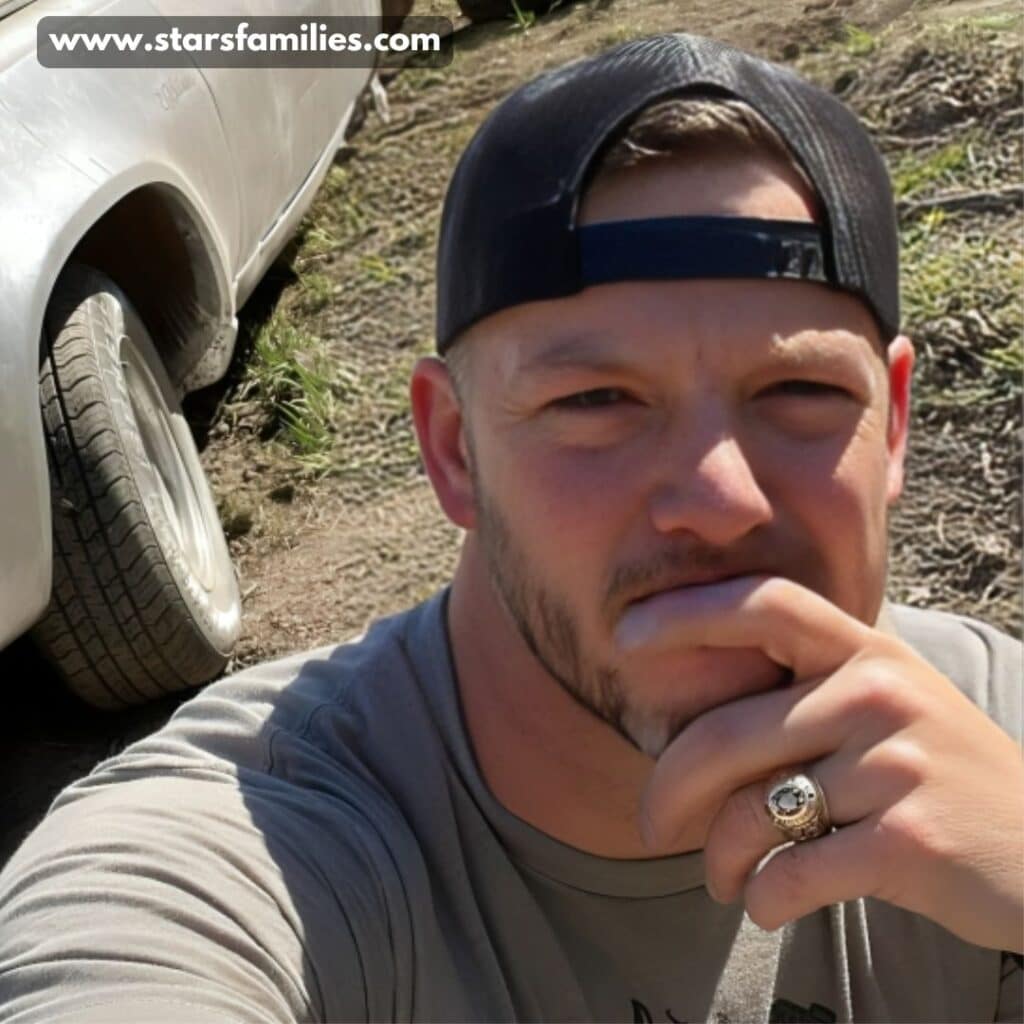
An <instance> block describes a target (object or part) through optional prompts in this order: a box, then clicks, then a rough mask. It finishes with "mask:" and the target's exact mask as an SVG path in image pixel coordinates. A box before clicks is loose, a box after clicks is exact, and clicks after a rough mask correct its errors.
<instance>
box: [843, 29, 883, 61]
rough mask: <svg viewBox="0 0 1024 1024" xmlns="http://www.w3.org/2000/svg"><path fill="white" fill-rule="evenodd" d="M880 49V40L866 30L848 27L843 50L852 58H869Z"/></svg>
mask: <svg viewBox="0 0 1024 1024" xmlns="http://www.w3.org/2000/svg"><path fill="white" fill-rule="evenodd" d="M877 47H878V40H877V39H876V38H875V37H874V36H873V35H872V34H871V33H870V32H868V31H867V30H866V29H863V28H858V27H857V26H856V25H847V26H846V33H845V38H844V40H843V48H844V49H845V50H846V52H847V53H848V54H850V56H851V57H868V56H870V55H871V54H872V53H874V52H875V49H876V48H877Z"/></svg>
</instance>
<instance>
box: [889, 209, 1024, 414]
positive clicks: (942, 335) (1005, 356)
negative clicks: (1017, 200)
mask: <svg viewBox="0 0 1024 1024" xmlns="http://www.w3.org/2000/svg"><path fill="white" fill-rule="evenodd" d="M1013 237H1014V236H1013V234H1012V233H1006V232H1000V233H992V232H987V231H986V230H985V228H984V226H981V225H979V226H975V227H973V228H968V227H967V224H966V222H965V221H964V220H963V219H960V218H957V217H954V216H947V215H946V214H945V213H944V212H943V211H942V210H933V211H930V212H929V213H928V214H927V215H926V216H924V217H921V218H920V219H919V220H917V221H915V222H914V223H913V224H911V225H910V226H909V227H908V228H907V229H906V230H905V231H904V233H903V239H902V242H903V244H902V250H903V252H902V263H903V273H902V275H901V288H902V298H903V319H904V323H905V324H906V325H907V328H908V331H909V333H910V335H911V337H913V338H915V339H919V340H921V341H922V343H923V344H922V346H921V349H922V352H923V355H924V361H923V364H922V367H921V372H920V373H919V374H918V375H917V376H918V381H919V395H920V399H921V400H920V401H919V403H918V404H919V407H920V408H928V407H931V408H935V407H943V408H954V407H959V408H960V409H966V408H969V407H985V406H990V405H992V404H996V403H1006V402H1011V403H1014V404H1017V403H1019V401H1020V398H1021V394H1022V383H1024V380H1022V375H1024V354H1022V351H1021V334H1022V330H1024V315H1022V314H1024V310H1022V303H1021V296H1022V294H1024V253H1022V252H1021V250H1020V247H1019V245H1015V244H1013Z"/></svg>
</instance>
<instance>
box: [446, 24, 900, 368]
mask: <svg viewBox="0 0 1024 1024" xmlns="http://www.w3.org/2000/svg"><path fill="white" fill-rule="evenodd" d="M687 95H691V96H705V97H707V96H710V97H721V98H723V99H735V100H740V101H742V102H744V103H746V104H747V105H749V106H750V107H752V108H753V109H754V110H755V111H757V112H758V113H759V114H761V115H762V117H764V119H765V120H766V121H767V122H768V123H769V124H770V125H771V126H772V127H774V128H775V130H776V131H777V132H778V134H779V135H780V136H781V137H782V139H783V140H784V141H785V143H786V144H787V145H788V147H789V149H790V151H791V153H792V155H793V158H794V160H795V161H796V162H797V163H798V164H799V166H800V167H802V168H803V170H804V171H805V172H806V174H807V176H808V178H809V179H810V181H811V183H812V184H813V186H814V188H815V190H816V192H817V194H818V197H819V199H820V201H821V206H822V221H821V223H820V224H812V223H809V222H806V221H786V220H767V219H765V220H762V219H757V218H747V217H726V216H721V217H658V218H645V219H637V220H623V221H614V222H604V223H596V224H588V225H577V224H576V214H577V211H578V210H579V206H580V199H581V194H582V192H583V191H584V190H585V188H586V186H587V184H588V183H589V181H588V172H589V171H590V170H591V169H592V167H593V166H594V164H595V162H596V160H597V159H598V158H599V157H600V156H601V155H602V153H603V152H604V151H605V150H606V149H607V147H608V146H609V145H610V144H611V142H613V141H614V139H615V138H616V137H617V135H618V134H619V133H620V132H621V130H622V129H623V128H624V127H625V125H626V124H627V123H628V122H629V121H630V120H631V119H632V118H633V117H634V116H635V115H637V114H639V113H640V112H641V111H643V110H644V109H646V108H647V107H649V106H651V105H652V104H653V103H657V102H661V101H663V100H667V99H674V98H684V97H686V96H687ZM686 277H767V278H772V277H776V278H791V279H795V280H807V281H818V282H820V283H822V284H826V285H828V286H830V287H834V288H839V289H842V290H843V291H847V292H850V293H852V294H854V295H856V296H858V297H859V298H860V299H862V300H863V301H864V302H865V303H866V305H867V307H868V308H869V310H870V311H871V312H872V314H873V315H874V317H875V320H876V321H877V323H878V326H879V330H880V331H881V333H882V340H883V342H886V341H888V340H891V339H892V338H893V337H895V336H896V334H898V333H899V236H898V229H897V223H896V210H895V205H894V203H893V196H892V188H891V185H890V183H889V175H888V172H887V170H886V167H885V163H884V162H883V160H882V157H881V155H880V154H879V152H878V150H877V149H876V148H875V145H874V143H873V142H872V140H871V137H870V136H869V135H868V133H867V131H866V129H865V128H864V126H863V125H862V124H861V123H860V121H859V120H858V119H857V117H856V116H855V115H854V114H853V113H852V112H851V111H850V110H849V109H848V108H847V107H846V106H845V105H844V104H843V103H841V102H840V101H839V100H837V99H836V98H835V97H833V96H831V95H830V94H829V93H827V92H825V91H824V90H822V89H819V88H818V87H817V86H815V85H812V84H811V83H810V82H808V81H805V80H804V79H803V78H800V77H799V76H798V75H796V74H794V73H793V72H792V71H790V70H788V69H787V68H784V67H781V66H780V65H778V64H773V63H771V62H770V61H766V60H762V59H761V58H759V57H755V56H753V55H751V54H748V53H745V52H743V51H742V50H737V49H736V48H734V47H732V46H727V45H725V44H724V43H720V42H717V41H715V40H713V39H705V38H702V37H700V36H692V35H686V34H683V33H671V34H666V35H658V36H651V37H648V38H645V39H638V40H634V41H632V42H628V43H625V44H623V45H621V46H617V47H615V48H614V49H611V50H608V51H606V52H604V53H601V54H599V55H597V56H595V57H590V58H585V59H581V60H577V61H573V62H572V63H570V64H567V65H565V66H564V67H561V68H557V69H555V70H553V71H549V72H547V73H545V74H543V75H541V76H539V77H538V78H535V79H534V80H533V81H531V82H528V83H527V84H526V85H524V86H521V87H520V88H519V89H517V90H516V91H515V92H513V93H512V94H511V95H509V96H508V97H506V98H505V99H504V100H503V101H502V102H501V103H500V104H499V105H498V106H497V107H496V108H495V109H494V110H493V111H492V112H491V113H490V115H489V116H488V117H487V119H486V120H485V121H484V123H483V124H482V125H481V126H480V128H479V129H478V131H477V133H476V134H475V135H474V136H473V138H472V140H471V141H470V143H469V145H468V146H467V148H466V150H465V152H464V153H463V154H462V157H461V158H460V159H459V162H458V165H457V166H456V168H455V173H454V174H453V176H452V180H451V182H450V184H449V187H448V192H447V195H446V196H445V201H444V209H443V212H442V215H441V232H440V238H439V240H438V250H437V351H438V352H439V353H442V354H443V353H444V352H445V351H446V350H447V348H448V347H449V346H450V345H451V344H452V342H454V341H455V340H456V339H457V338H458V336H459V335H460V333H461V332H462V331H464V330H465V329H466V328H468V327H469V326H470V325H471V324H473V323H475V322H476V321H478V320H481V319H483V318H484V317H486V316H489V315H490V314H491V313H496V312H498V310H501V309H504V308H506V307H508V306H515V305H519V304H520V303H523V302H533V301H536V300H539V299H553V298H559V297H562V296H566V295H571V294H573V293H575V292H579V291H581V290H582V289H584V288H586V287H588V286H591V285H596V284H601V283H605V282H608V281H624V280H643V279H675V278H686Z"/></svg>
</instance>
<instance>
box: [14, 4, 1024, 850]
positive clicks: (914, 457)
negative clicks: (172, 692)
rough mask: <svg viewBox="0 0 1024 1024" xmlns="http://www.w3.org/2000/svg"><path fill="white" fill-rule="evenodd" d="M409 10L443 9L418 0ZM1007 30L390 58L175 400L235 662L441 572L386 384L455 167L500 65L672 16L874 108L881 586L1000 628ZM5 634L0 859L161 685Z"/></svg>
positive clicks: (536, 66)
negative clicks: (284, 235)
mask: <svg viewBox="0 0 1024 1024" xmlns="http://www.w3.org/2000/svg"><path fill="white" fill-rule="evenodd" d="M428 11H429V12H431V13H445V14H449V15H454V14H455V6H454V3H453V2H448V0H427V2H421V3H418V4H417V8H416V12H417V13H422V12H428ZM1020 27H1021V21H1020V16H1019V14H1017V11H1016V5H1014V4H1007V3H978V2H968V3H953V4H950V3H935V2H928V0H923V2H922V0H915V2H912V0H846V2H844V0H799V2H790V0H778V2H776V3H773V4H771V5H765V4H762V3H755V2H742V0H718V2H715V3H707V2H703V0H701V2H697V0H691V2H672V3H666V2H664V0H615V2H610V0H589V2H580V3H576V4H574V5H571V6H569V5H565V6H562V7H559V8H556V10H555V11H553V12H552V13H551V14H549V15H547V16H545V17H542V18H538V19H537V20H536V21H535V22H534V23H533V24H532V25H531V26H530V27H528V28H526V27H523V26H521V25H517V24H516V23H515V22H513V21H506V22H499V23H493V24H489V25H484V26H476V27H463V28H460V29H459V30H458V33H457V38H456V43H455V59H454V62H453V63H452V65H451V66H449V67H447V68H443V69H436V70H423V69H420V70H411V69H410V70H405V71H402V72H401V73H399V74H398V75H397V76H396V77H394V78H393V79H391V80H390V81H389V83H388V96H389V105H390V119H389V120H388V121H387V122H385V121H383V120H382V119H381V117H380V116H378V114H377V113H375V112H373V111H372V110H371V111H369V112H368V113H367V116H366V118H365V121H364V123H363V124H362V126H361V128H360V129H359V131H358V132H357V133H356V134H355V135H354V136H353V137H352V139H351V141H350V145H349V146H348V147H347V148H346V149H345V150H344V151H343V152H342V153H341V154H340V155H339V158H338V160H337V162H336V165H335V167H334V168H333V169H332V171H331V173H330V175H329V177H328V179H327V181H326V182H325V184H324V186H323V188H322V190H321V192H320V194H319V196H318V198H317V201H316V204H315V206H314V208H313V210H312V211H311V213H310V215H309V217H308V218H307V222H306V224H305V226H304V230H303V232H302V234H301V236H300V238H299V239H298V240H297V242H296V244H295V245H294V246H293V247H292V248H291V250H290V252H289V254H288V257H287V259H286V260H284V261H282V263H281V265H280V266H278V267H277V268H276V269H275V270H273V271H272V272H271V274H270V275H268V277H267V279H266V280H265V281H264V283H263V284H262V285H261V287H260V288H259V290H258V291H257V293H256V295H255V296H254V298H253V300H252V301H251V302H250V303H249V305H248V306H247V308H246V309H245V310H244V311H243V314H242V317H241V322H242V343H241V344H240V346H239V351H238V353H237V355H236V359H235V362H234V364H233V367H232V370H231V372H230V374H229V378H228V380H227V381H226V382H225V384H224V385H222V386H221V387H219V388H217V389H212V390H210V391H208V392H207V393H205V394H201V395H198V396H195V397H194V398H193V399H192V400H190V403H189V405H190V416H191V417H193V418H194V422H195V425H196V427H197V428H198V430H199V432H200V435H201V437H202V438H203V439H204V440H205V451H204V462H205V465H206V468H207V471H208V473H209V474H210V477H211V480H212V482H213V485H214V489H215V492H216V493H217V496H218V499H219V502H220V505H221V509H222V514H223V516H224V518H225V521H226V523H227V526H228V531H229V533H230V535H231V538H232V539H231V543H232V547H233V553H234V555H235V558H236V560H237V562H238V565H239V567H240V571H241V576H242V585H243V592H244V594H245V632H244V636H243V639H242V642H241V644H240V647H239V650H238V654H237V657H236V659H235V661H234V666H235V667H241V666H244V665H246V664H250V663H252V662H254V661H257V660H261V659H264V658H268V657H272V656H275V655H278V654H282V653H284V652H287V651H291V650H296V649H300V648H303V647H309V646H313V645H315V644H321V643H328V642H331V641H333V640H340V639H342V638H344V637H346V636H350V635H352V634H355V633H358V632H360V631H361V630H362V629H363V628H364V627H365V626H366V624H367V623H368V622H370V621H372V620H373V619H375V618H377V617H378V616H381V615H384V614H388V613H390V612H392V611H395V610H398V609H400V608H403V607H406V606H408V605H410V604H412V603H414V602H416V601H418V600H420V599H422V598H423V597H425V596H427V595H428V594H429V593H431V592H432V591H433V590H435V589H436V588H437V587H438V586H439V585H441V584H442V583H443V582H444V581H445V580H446V579H447V578H449V576H450V574H451V571H452V569H453V566H454V563H455V558H456V555H457V551H458V546H459V540H460V535H459V531H458V530H457V529H455V528H454V527H452V526H451V525H450V524H449V523H448V522H447V521H446V520H445V519H444V517H443V515H442V514H441V512H440V510H439V509H438V507H437V504H436V502H435V499H434V497H433V494H432V492H431V490H430V487H429V485H428V483H427V481H426V478H425V477H424V475H423V473H422V470H421V467H420V465H419V461H418V457H417V452H416V446H415V442H414V438H413V434H412V428H411V423H410V420H409V414H408V408H407V399H406V382H407V379H408V374H409V370H410V369H411V367H412V365H413V363H414V362H415V360H416V359H417V358H418V357H419V356H420V355H422V354H425V353H429V352H431V351H432V347H433V336H432V330H433V269H434V263H433V260H434V246H435V242H436V237H437V227H438V220H439V215H440V207H441V201H442V198H443V195H444V189H445V186H446V184H447V181H448V178H449V175H450V174H451V171H452V169H453V167H454V165H455V162H456V160H457V159H458V156H459V154H460V153H461V151H462V149H463V147H464V146H465V144H466V142H467V141H468V139H469V138H470V136H471V135H472V134H473V132H474V130H475V129H476V127H477V125H478V124H479V123H480V122H481V120H482V119H483V117H484V116H485V115H486V113H487V112H488V111H489V110H490V108H491V107H492V106H493V105H494V104H495V102H497V101H498V100H499V99H500V98H501V97H502V96H504V95H505V94H506V93H508V92H509V91H510V90H512V89H513V88H515V87H516V86H517V85H519V84H520V83H522V82H523V81H525V80H527V79H529V78H531V77H532V76H534V75H535V74H537V73H538V72H540V71H541V70H543V69H545V68H548V67H552V66H555V65H558V64H561V63H564V62H565V61H568V60H570V59H573V58H575V57H578V56H581V55H584V54H589V53H595V52H598V51H600V50H602V49H604V48H607V47H609V46H612V45H614V44H616V43H619V42H622V41H624V40H626V39H629V38H633V37H636V36H640V35H646V34H649V33H653V32H658V31H665V30H682V31H688V32H695V33H701V34H707V35H711V36H715V37H718V38H720V39H723V40H725V41H727V42H730V43H734V44H736V45H739V46H742V47H745V48H747V49H750V50H753V51H755V52H758V53H761V54H763V55H765V56H768V57H770V58H773V59H777V60H782V61H784V62H787V63H790V64H793V65H795V66H797V67H798V68H800V69H801V70H803V71H804V72H805V73H806V74H808V75H810V76H812V77H814V78H815V79H816V80H818V81H819V82H820V83H821V84H823V85H825V86H826V87H827V88H830V89H833V90H834V91H835V92H837V93H838V94H840V95H841V96H842V97H843V98H844V99H845V100H846V101H847V102H849V103H850V104H851V105H852V106H853V107H854V108H855V109H856V110H858V111H859V112H860V113H861V114H862V115H863V116H864V117H865V119H866V120H867V121H868V122H869V123H870V124H871V126H872V127H873V129H874V130H875V132H876V136H877V137H878V139H879V141H880V143H881V145H882V147H883V149H884V151H885V153H886V156H887V159H888V160H889V163H890V166H891V168H892V169H893V174H894V180H895V183H896V187H897V192H898V194H899V196H900V201H901V218H902V225H903V234H904V239H903V241H904V258H905V272H904V286H903V287H904V300H905V323H906V328H907V331H908V333H910V334H911V336H912V337H914V338H915V339H916V340H917V342H918V348H919V354H920V361H919V368H918V373H917V390H918V404H917V412H916V414H915V421H914V431H913V437H914V440H913V448H912V453H911V458H910V480H909V485H908V489H907V494H906V497H905V499H904V500H903V502H902V504H901V507H900V508H899V510H898V511H897V513H896V514H895V516H894V519H893V523H892V529H893V574H892V577H893V578H892V584H893V585H892V594H893V596H894V597H895V598H897V599H901V600H908V601H910V602H912V603H921V604H926V605H931V606H935V607H946V608H953V609H956V610H960V611H966V612H968V613H973V614H977V615H979V616H981V617H983V618H987V619H989V620H990V621H994V622H996V623H998V624H1000V625H1002V626H1003V627H1004V628H1007V629H1010V630H1012V631H1017V630H1019V624H1020V603H1019V593H1020V569H1019V552H1020V547H1021V537H1020V446H1019V425H1020V376H1021V356H1020V348H1019V341H1020V334H1021V306H1020V294H1021V284H1022V266H1021V264H1022V260H1021V251H1020V230H1021V217H1020V195H1021V193H1020V181H1019V178H1020V168H1021V142H1020V131H1019V128H1020V118H1021V96H1020V80H1019V74H1018V71H1019V53H1018V46H1017V38H1018V34H1019V30H1020ZM3 658H4V659H5V660H6V664H5V668H7V669H8V670H9V671H8V672H6V673H5V675H7V676H8V677H9V678H11V679H18V678H21V679H22V680H23V685H22V686H21V687H19V688H18V692H17V693H16V694H15V695H14V707H13V710H12V713H11V714H10V715H9V716H8V718H7V727H6V730H5V734H6V738H5V742H6V750H5V758H4V768H3V770H4V775H5V778H4V785H3V788H2V790H0V800H2V801H3V804H2V813H3V818H4V820H5V823H6V825H5V832H4V834H3V835H2V836H0V840H2V841H0V856H2V855H3V854H4V853H5V852H7V851H9V850H10V849H11V848H12V846H13V844H14V843H15V842H16V841H17V838H18V837H19V836H20V835H21V834H22V833H23V832H24V830H25V829H26V828H27V827H28V825H30V824H31V822H32V821H33V820H34V819H35V817H37V816H38V815H39V814H41V813H42V811H43V810H44V809H45V806H46V803H47V802H48V800H49V798H50V796H52V794H53V793H54V792H55V791H56V790H57V788H59V786H60V785H63V784H64V783H65V782H67V781H69V780H70V779H71V778H74V777H76V776H77V775H80V774H82V773H84V772H85V771H86V770H88V768H89V767H90V766H91V765H92V764H93V763H94V762H95V761H96V760H98V759H99V758H100V757H102V756H105V755H106V754H107V753H108V752H110V751H111V750H113V749H116V748H117V747H119V746H121V745H123V743H125V742H126V741H127V740H128V739H131V738H134V737H135V736H137V735H139V734H141V733H144V732H146V731H148V730H149V729H152V728H154V727H155V726H156V725H158V724H160V722H161V721H162V720H163V719H164V718H166V716H167V714H168V713H169V712H170V711H171V710H172V709H173V706H174V704H175V703H176V702H175V701H168V702H165V703H164V704H163V705H160V706H158V707H156V708H151V709H148V710H145V711H139V712H132V713H128V714H125V715H121V716H99V715H97V714H95V713H92V712H89V711H88V710H86V709H83V708H81V707H80V706H78V705H77V704H73V703H72V702H70V701H69V700H67V699H66V698H64V697H63V696H62V695H61V694H60V693H59V691H58V690H57V688H56V687H55V685H54V683H53V681H52V680H51V679H50V678H49V677H48V676H47V675H46V673H45V670H44V669H43V667H42V666H41V664H40V663H39V662H38V661H37V660H36V659H35V658H34V656H33V655H32V653H31V651H29V650H28V648H27V646H26V645H25V644H24V643H19V644H17V645H15V649H14V650H13V651H11V652H8V653H6V654H4V655H3Z"/></svg>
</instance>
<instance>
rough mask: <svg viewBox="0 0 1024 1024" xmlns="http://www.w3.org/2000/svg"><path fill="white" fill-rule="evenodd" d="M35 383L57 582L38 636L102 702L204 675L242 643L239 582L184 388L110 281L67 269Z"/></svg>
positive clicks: (85, 693)
mask: <svg viewBox="0 0 1024 1024" xmlns="http://www.w3.org/2000/svg"><path fill="white" fill-rule="evenodd" d="M39 381H40V402H41V406H42V414H43V426H44V433H45V439H46V446H47V456H48V462H49V470H50V481H51V496H52V513H53V515H52V518H53V586H52V591H51V599H50V605H49V607H48V609H47V611H46V613H45V615H44V617H43V618H42V619H41V620H40V621H39V622H38V623H37V624H36V625H35V626H34V627H33V630H32V633H33V637H34V640H35V642H36V643H37V645H38V646H39V647H40V649H41V650H42V652H43V653H44V655H45V656H46V657H47V659H48V660H49V661H50V662H51V663H52V664H53V665H54V666H55V667H56V669H57V670H58V672H59V673H60V675H61V676H62V677H63V679H64V680H65V682H66V683H67V685H68V686H69V687H70V689H71V690H72V691H73V692H74V693H75V694H77V695H78V696H79V697H81V698H82V699H84V700H85V701H87V702H88V703H90V704H92V705H95V706H97V707H102V708H119V707H124V706H126V705H133V704H142V703H145V702H146V701H149V700H151V699H155V698H158V697H161V696H164V695H166V694H168V693H172V692H174V691H179V690H183V689H187V688H189V687H192V686H196V685H198V684H201V683H204V682H207V681H209V680H210V679H212V678H213V677H214V676H216V675H217V674H218V673H219V672H221V671H222V670H223V668H224V666H225V664H226V663H227V660H228V657H229V655H230V653H231V650H232V648H233V646H234V644H235V641H236V640H237V638H238V634H239V629H240V624H241V599H240V596H239V591H238V581H237V578H236V575H235V571H234V567H233V565H232V562H231V556H230V554H229V553H228V548H227V543H226V542H225V539H224V533H223V530H222V529H221V525H220V521H219V519H218V516H217V510H216V506H215V505H214V501H213V496H212V495H211V493H210V489H209V486H208V484H207V482H206V478H205V476H204V474H203V470H202V466H201V465H200V462H199V455H198V452H197V451H196V447H195V442H194V441H193V439H192V434H191V431H190V429H189V427H188V424H187V423H186V422H185V418H184V416H183V415H182V411H181V406H180V404H179V402H178V396H177V393H176V391H175V389H174V387H173V385H172V384H171V381H170V379H169V377H168V375H167V372H166V371H165V369H164V366H163V362H162V360H161V359H160V356H159V354H158V352H157V350H156V346H155V345H154V344H153V341H152V339H151V338H150V336H149V333H148V332H147V330H146V328H145V327H144V325H143V323H142V320H141V319H140V318H139V316H138V314H137V313H136V312H135V310H134V309H133V308H132V305H131V303H130V302H129V301H128V298H127V296H125V294H124V293H123V292H122V291H121V290H120V289H119V288H118V287H117V285H115V284H114V283H113V282H112V281H111V280H110V279H109V278H107V277H106V276H105V275H103V274H101V273H99V272H98V271H96V270H94V269H92V268H89V267H83V266H77V265H73V266H70V267H69V268H67V270H66V271H65V272H64V273H63V274H62V275H61V278H60V279H59V281H58V283H57V286H56V288H55V290H54V293H53V297H52V300H51V302H50V305H49V308H48V310H47V313H46V318H45V326H44V332H43V351H42V364H41V370H40V376H39Z"/></svg>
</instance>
